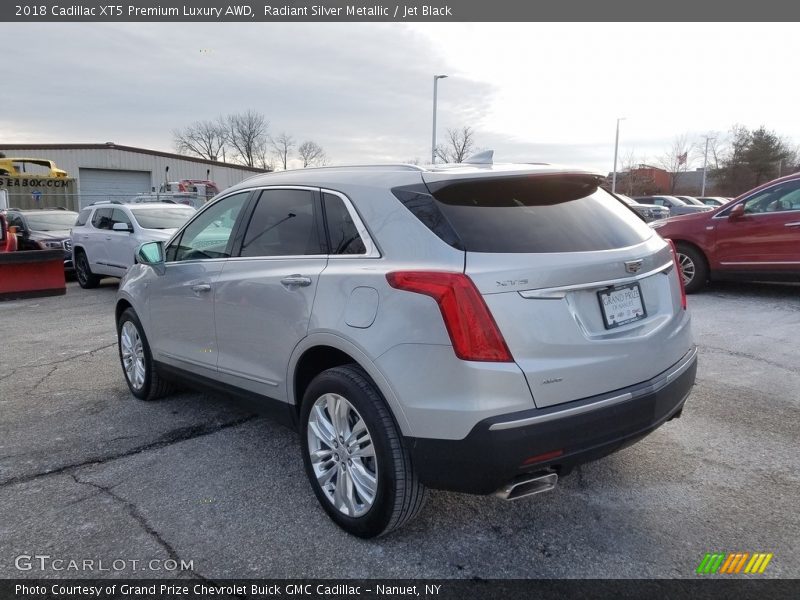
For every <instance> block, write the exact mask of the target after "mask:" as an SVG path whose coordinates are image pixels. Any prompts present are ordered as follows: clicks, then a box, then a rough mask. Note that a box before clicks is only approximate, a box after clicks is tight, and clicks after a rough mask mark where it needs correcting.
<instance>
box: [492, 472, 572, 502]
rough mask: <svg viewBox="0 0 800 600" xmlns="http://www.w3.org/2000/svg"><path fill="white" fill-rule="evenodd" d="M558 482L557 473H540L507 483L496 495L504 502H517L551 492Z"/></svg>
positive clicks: (523, 476)
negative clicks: (527, 497)
mask: <svg viewBox="0 0 800 600" xmlns="http://www.w3.org/2000/svg"><path fill="white" fill-rule="evenodd" d="M557 482H558V475H557V474H556V473H539V474H535V475H522V476H520V477H518V478H516V479H514V480H512V481H511V482H510V483H507V484H506V485H504V486H503V487H501V488H500V489H499V490H497V491H496V492H495V493H494V495H495V496H497V497H498V498H502V499H503V500H517V499H519V498H524V497H526V496H532V495H533V494H540V493H542V492H549V491H550V490H552V489H553V488H554V487H556V483H557Z"/></svg>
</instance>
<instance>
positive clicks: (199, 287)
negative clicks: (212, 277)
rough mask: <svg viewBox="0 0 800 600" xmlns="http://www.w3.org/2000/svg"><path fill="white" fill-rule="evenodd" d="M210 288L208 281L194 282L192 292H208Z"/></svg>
mask: <svg viewBox="0 0 800 600" xmlns="http://www.w3.org/2000/svg"><path fill="white" fill-rule="evenodd" d="M210 290H211V284H210V283H196V284H194V285H193V286H192V291H193V292H208V291H210Z"/></svg>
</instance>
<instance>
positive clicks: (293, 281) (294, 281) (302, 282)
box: [281, 275, 311, 287]
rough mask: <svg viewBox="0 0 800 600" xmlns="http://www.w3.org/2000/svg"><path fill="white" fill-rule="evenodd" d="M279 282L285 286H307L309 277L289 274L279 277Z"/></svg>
mask: <svg viewBox="0 0 800 600" xmlns="http://www.w3.org/2000/svg"><path fill="white" fill-rule="evenodd" d="M281 283H282V284H283V285H285V286H286V287H293V286H297V287H307V286H309V285H311V277H306V276H304V275H289V276H288V277H284V278H283V279H281Z"/></svg>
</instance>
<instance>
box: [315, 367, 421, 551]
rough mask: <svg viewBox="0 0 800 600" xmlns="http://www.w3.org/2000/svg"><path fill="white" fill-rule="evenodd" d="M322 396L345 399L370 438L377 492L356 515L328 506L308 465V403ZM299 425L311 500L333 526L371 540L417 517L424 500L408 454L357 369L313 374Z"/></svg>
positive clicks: (374, 389) (376, 395) (380, 401)
mask: <svg viewBox="0 0 800 600" xmlns="http://www.w3.org/2000/svg"><path fill="white" fill-rule="evenodd" d="M325 394H337V395H339V396H341V397H343V398H345V399H346V400H347V401H348V402H349V403H350V405H351V406H352V407H353V408H355V410H356V411H357V415H356V416H357V417H361V419H362V420H363V422H364V424H365V425H366V428H367V432H368V434H369V436H370V437H371V439H372V445H373V447H374V451H375V460H376V466H375V471H376V473H377V483H376V488H377V491H376V493H375V495H374V501H373V502H372V505H371V507H370V508H369V509H368V510H367V512H366V513H365V514H363V515H361V516H356V517H352V516H350V515H347V514H344V513H343V512H342V511H341V510H339V509H338V508H337V507H336V506H334V504H333V501H332V500H331V499H330V498H329V497H328V496H327V495H326V493H325V492H324V491H323V489H322V486H321V485H320V483H319V481H318V480H317V475H316V474H315V472H314V468H313V466H312V461H311V456H310V453H309V434H308V430H309V417H310V414H311V411H312V408H313V407H314V404H315V403H316V402H317V400H319V399H321V397H322V396H324V395H325ZM300 424H301V426H300V429H301V436H300V439H301V446H302V452H303V463H304V465H305V468H306V474H307V475H308V479H309V481H310V482H311V487H312V488H313V489H314V494H316V496H317V500H319V503H320V504H321V505H322V508H323V509H325V512H327V513H328V516H330V518H331V519H332V520H333V521H334V522H335V523H336V524H337V525H339V527H341V528H342V529H344V530H345V531H346V532H348V533H350V534H352V535H355V536H358V537H361V538H372V537H376V536H380V535H384V534H387V533H389V532H390V531H392V530H394V529H397V528H398V527H400V526H402V525H403V524H405V523H407V522H408V521H409V520H411V519H412V518H414V517H415V516H416V515H417V513H419V511H420V509H421V508H422V506H423V504H424V503H425V498H426V496H427V491H426V488H425V486H423V485H422V484H421V483H420V482H419V481H418V480H417V477H416V474H415V472H414V468H413V465H412V464H411V456H410V454H409V452H408V450H407V449H406V447H405V445H404V443H403V438H402V436H401V435H400V434H399V432H398V429H397V425H396V424H395V422H394V419H393V418H392V415H391V413H390V412H389V409H388V407H387V406H386V403H385V401H384V399H383V397H382V395H381V393H380V391H379V390H378V388H377V387H376V386H375V384H374V383H373V382H372V380H371V379H370V378H369V376H368V375H367V374H366V373H365V372H364V371H363V369H361V368H360V367H358V366H357V365H345V366H341V367H335V368H333V369H328V370H327V371H323V372H322V373H320V374H319V375H317V376H316V377H315V378H314V380H313V381H312V382H311V384H310V385H309V386H308V389H307V390H306V393H305V395H304V397H303V404H302V407H301V411H300ZM348 462H349V461H348ZM332 468H333V467H332ZM351 478H352V475H351ZM331 481H333V479H331ZM337 481H338V476H337Z"/></svg>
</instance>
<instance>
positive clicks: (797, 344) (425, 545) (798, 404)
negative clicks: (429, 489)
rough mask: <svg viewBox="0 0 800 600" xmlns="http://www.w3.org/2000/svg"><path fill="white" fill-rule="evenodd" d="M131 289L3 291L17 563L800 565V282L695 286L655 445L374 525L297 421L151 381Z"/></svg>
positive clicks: (460, 574) (1, 454)
mask: <svg viewBox="0 0 800 600" xmlns="http://www.w3.org/2000/svg"><path fill="white" fill-rule="evenodd" d="M115 293H116V281H115V280H111V279H109V280H106V281H105V282H104V283H103V285H102V286H101V287H99V288H98V289H95V290H82V289H80V288H79V287H78V286H77V285H76V284H74V283H70V284H69V285H68V290H67V295H66V296H60V297H53V298H44V299H32V300H24V301H12V302H0V578H14V577H31V578H33V577H98V576H101V577H107V576H119V577H182V578H197V577H202V578H209V579H217V578H226V577H237V578H238V577H272V578H281V577H331V578H345V577H353V578H384V577H403V578H418V577H430V578H439V577H442V578H498V577H499V578H528V577H536V578H541V577H553V578H560V577H587V578H594V577H659V578H666V577H696V575H695V572H694V571H695V569H696V567H697V565H698V564H699V562H700V561H701V559H702V558H703V556H704V554H705V553H707V552H725V553H727V552H771V553H773V554H774V558H773V559H772V561H771V563H770V564H769V566H768V569H767V570H766V572H765V573H764V577H792V578H796V577H800V558H798V557H799V556H800V511H798V509H797V506H798V497H799V496H800V493H799V492H800V452H798V439H799V437H800V436H798V432H800V286H797V285H777V284H775V285H769V284H716V285H714V286H712V287H710V288H709V289H708V291H706V292H704V293H701V294H696V295H693V296H690V298H689V306H690V309H691V310H692V313H693V319H694V321H693V324H694V331H695V335H696V339H697V342H698V346H699V357H700V358H699V360H700V363H699V369H698V377H697V385H696V386H695V388H694V391H693V393H692V395H691V396H690V398H689V401H688V403H687V405H686V408H685V409H684V411H683V416H682V417H681V418H680V419H677V420H673V421H671V422H669V423H667V424H665V425H664V426H663V427H661V428H660V429H658V430H657V431H656V432H654V433H653V434H652V435H650V436H649V437H647V438H646V439H644V440H643V441H641V442H639V443H638V444H635V445H633V446H631V447H629V448H626V449H625V450H623V451H621V452H619V453H617V454H614V455H612V456H609V457H607V458H605V459H602V460H600V461H597V462H594V463H590V464H587V465H584V466H583V467H581V468H580V469H578V470H576V472H574V473H573V474H572V475H570V476H569V477H565V478H563V479H561V480H560V481H559V485H558V486H557V487H556V489H555V490H554V491H552V492H548V493H545V494H539V495H537V496H533V497H531V498H528V499H523V500H518V501H514V502H504V501H502V500H500V499H497V498H494V497H475V496H468V495H461V494H453V493H445V492H433V493H431V495H430V497H429V500H428V503H427V505H426V507H425V508H424V509H423V511H422V513H421V515H420V517H419V518H418V519H417V520H415V521H413V522H412V523H410V524H409V525H407V526H406V527H404V528H403V529H401V530H399V531H397V532H395V533H393V534H391V535H389V536H387V537H384V538H380V539H377V540H371V541H364V540H360V539H356V538H353V537H350V536H348V535H347V534H345V533H344V532H342V531H341V530H339V529H338V528H337V527H336V526H335V525H334V524H333V523H332V522H331V521H330V520H329V519H328V518H327V516H326V515H325V513H324V512H323V511H322V509H321V508H320V507H319V505H318V504H317V500H316V498H315V497H314V495H313V493H312V490H311V487H310V485H309V483H308V482H307V480H306V477H305V473H304V471H303V466H302V461H301V458H300V447H299V442H298V439H297V435H296V434H295V433H293V432H291V431H289V430H287V429H285V428H283V427H281V426H279V425H277V424H274V423H273V422H271V421H269V420H267V419H266V418H261V417H257V416H254V415H251V414H250V413H249V412H247V411H246V410H243V409H242V408H239V407H237V406H236V405H235V404H234V403H232V402H231V401H229V400H227V399H225V398H220V397H211V396H205V395H203V394H199V393H194V392H183V393H179V394H176V395H174V396H171V397H169V398H167V399H165V400H162V401H158V402H153V403H145V402H141V401H138V400H136V399H135V398H133V397H132V396H131V395H130V394H129V392H128V389H127V387H126V385H125V382H124V379H123V376H122V372H121V370H120V366H119V360H118V355H117V348H116V335H115V331H114V323H113V306H114V296H115ZM35 556H49V557H50V558H48V559H34V558H30V559H28V558H24V557H35ZM19 557H23V558H21V559H20V558H19ZM55 560H62V561H63V562H61V563H57V564H58V566H59V567H61V569H60V570H57V569H55V568H54V564H55V563H54V561H55ZM154 560H155V561H159V562H157V563H152V562H150V561H154ZM69 561H75V563H74V564H75V566H76V568H74V569H73V568H71V567H72V563H70V562H69ZM84 561H92V562H91V563H86V562H84ZM114 561H117V562H114ZM170 561H174V562H170ZM181 561H182V562H183V563H184V564H185V565H187V567H188V565H189V564H190V565H191V568H186V569H185V570H181V569H180V568H175V569H173V568H171V567H173V566H174V565H180V564H181ZM42 564H44V566H45V568H44V569H42V568H40V567H41V566H42ZM87 565H90V567H89V568H87ZM101 565H102V567H103V568H104V569H108V570H104V571H100V570H99V568H100V567H101ZM28 567H30V568H28ZM115 567H119V568H115ZM151 569H156V570H151Z"/></svg>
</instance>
